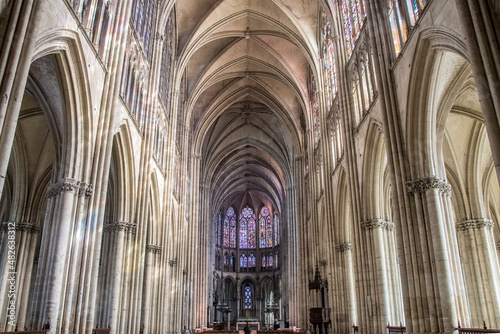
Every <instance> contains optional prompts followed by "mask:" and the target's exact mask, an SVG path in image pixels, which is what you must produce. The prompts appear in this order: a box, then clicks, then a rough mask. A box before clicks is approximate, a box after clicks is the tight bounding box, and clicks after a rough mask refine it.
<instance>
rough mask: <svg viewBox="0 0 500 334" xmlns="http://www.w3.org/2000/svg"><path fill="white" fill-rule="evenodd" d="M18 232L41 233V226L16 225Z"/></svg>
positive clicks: (22, 223) (29, 224)
mask: <svg viewBox="0 0 500 334" xmlns="http://www.w3.org/2000/svg"><path fill="white" fill-rule="evenodd" d="M16 231H27V232H29V233H38V232H40V226H38V225H35V224H33V223H29V222H21V223H17V224H16Z"/></svg>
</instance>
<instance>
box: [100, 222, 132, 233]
mask: <svg viewBox="0 0 500 334" xmlns="http://www.w3.org/2000/svg"><path fill="white" fill-rule="evenodd" d="M136 230H137V224H135V223H129V222H120V221H117V222H114V223H109V224H105V225H104V232H105V233H106V232H118V231H125V232H131V233H132V234H135V231H136Z"/></svg>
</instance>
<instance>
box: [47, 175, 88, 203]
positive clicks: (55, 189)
mask: <svg viewBox="0 0 500 334" xmlns="http://www.w3.org/2000/svg"><path fill="white" fill-rule="evenodd" d="M79 190H80V182H78V181H76V180H73V179H69V178H63V179H61V180H60V181H59V182H56V183H53V184H51V185H50V186H49V188H48V189H47V198H54V197H57V196H59V195H60V194H61V193H63V192H73V193H75V194H76V193H78V192H79Z"/></svg>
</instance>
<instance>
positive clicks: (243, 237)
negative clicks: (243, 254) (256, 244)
mask: <svg viewBox="0 0 500 334" xmlns="http://www.w3.org/2000/svg"><path fill="white" fill-rule="evenodd" d="M247 230H248V221H247V220H246V218H244V215H243V212H242V214H241V215H240V248H242V249H246V248H247V247H248V234H247V232H248V231H247Z"/></svg>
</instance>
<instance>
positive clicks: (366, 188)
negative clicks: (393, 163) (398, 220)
mask: <svg viewBox="0 0 500 334" xmlns="http://www.w3.org/2000/svg"><path fill="white" fill-rule="evenodd" d="M365 143H366V144H365V149H364V152H365V155H364V157H365V158H364V160H363V182H362V183H361V184H362V187H363V189H362V194H363V203H364V204H363V213H362V219H373V218H383V219H388V218H389V217H384V212H385V211H386V210H385V207H386V203H387V201H389V197H386V195H387V186H386V184H385V181H387V180H386V178H385V177H384V176H385V175H386V168H387V152H386V149H385V139H384V135H383V133H382V130H381V129H380V127H379V125H377V124H375V123H374V122H370V124H369V125H368V132H367V135H366V141H365Z"/></svg>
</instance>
